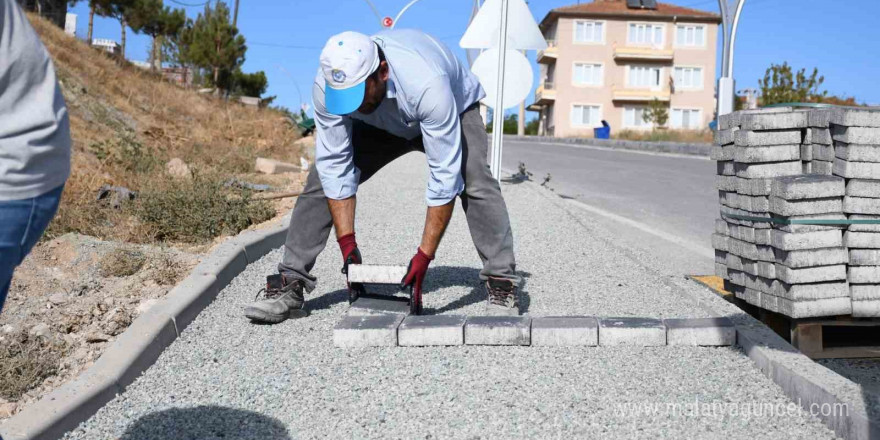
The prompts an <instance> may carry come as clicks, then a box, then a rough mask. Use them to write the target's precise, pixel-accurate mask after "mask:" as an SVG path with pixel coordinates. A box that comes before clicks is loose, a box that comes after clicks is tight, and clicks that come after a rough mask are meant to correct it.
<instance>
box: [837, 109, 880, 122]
mask: <svg viewBox="0 0 880 440" xmlns="http://www.w3.org/2000/svg"><path fill="white" fill-rule="evenodd" d="M830 121H831V123H833V124H836V125H846V126H852V127H880V111H878V109H877V108H858V107H834V108H833V109H832V110H831V118H830Z"/></svg>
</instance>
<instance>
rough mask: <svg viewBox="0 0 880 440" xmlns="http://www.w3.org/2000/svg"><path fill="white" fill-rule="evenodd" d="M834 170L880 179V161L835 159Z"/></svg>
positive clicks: (847, 176)
mask: <svg viewBox="0 0 880 440" xmlns="http://www.w3.org/2000/svg"><path fill="white" fill-rule="evenodd" d="M832 171H833V172H834V174H835V175H837V176H842V177H846V178H848V179H880V163H871V162H849V161H845V160H841V159H835V160H834V165H833V168H832ZM737 175H738V174H737Z"/></svg>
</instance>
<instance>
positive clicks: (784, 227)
mask: <svg viewBox="0 0 880 440" xmlns="http://www.w3.org/2000/svg"><path fill="white" fill-rule="evenodd" d="M779 218H780V219H787V220H846V218H847V216H846V214H843V213H825V214H810V215H792V216H784V217H782V216H780V217H779ZM773 228H774V229H778V230H780V231H784V232H793V233H802V232H815V231H829V230H832V229H837V230H841V229H846V225H804V224H784V223H774V224H773Z"/></svg>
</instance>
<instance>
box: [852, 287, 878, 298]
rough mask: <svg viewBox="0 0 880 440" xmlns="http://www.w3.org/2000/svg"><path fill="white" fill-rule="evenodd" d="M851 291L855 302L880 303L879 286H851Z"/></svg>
mask: <svg viewBox="0 0 880 440" xmlns="http://www.w3.org/2000/svg"><path fill="white" fill-rule="evenodd" d="M849 289H850V297H852V300H853V301H880V285H878V284H874V283H871V284H850V286H849Z"/></svg>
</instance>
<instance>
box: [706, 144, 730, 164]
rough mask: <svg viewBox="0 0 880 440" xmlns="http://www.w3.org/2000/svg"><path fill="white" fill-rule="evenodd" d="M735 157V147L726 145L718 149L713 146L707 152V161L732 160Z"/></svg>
mask: <svg viewBox="0 0 880 440" xmlns="http://www.w3.org/2000/svg"><path fill="white" fill-rule="evenodd" d="M735 157H736V147H734V146H733V145H727V146H724V147H719V146H717V145H715V146H713V147H712V149H711V150H710V151H709V159H712V160H722V161H725V160H733V159H734V158H735Z"/></svg>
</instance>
